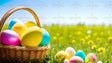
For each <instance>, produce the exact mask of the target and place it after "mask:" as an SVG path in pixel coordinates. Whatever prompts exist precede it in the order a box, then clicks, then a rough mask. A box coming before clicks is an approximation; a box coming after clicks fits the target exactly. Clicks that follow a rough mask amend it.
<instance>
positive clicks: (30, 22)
mask: <svg viewBox="0 0 112 63" xmlns="http://www.w3.org/2000/svg"><path fill="white" fill-rule="evenodd" d="M25 25H26V27H27V28H30V27H33V26H37V24H35V23H34V22H32V21H27V22H26V23H25Z"/></svg>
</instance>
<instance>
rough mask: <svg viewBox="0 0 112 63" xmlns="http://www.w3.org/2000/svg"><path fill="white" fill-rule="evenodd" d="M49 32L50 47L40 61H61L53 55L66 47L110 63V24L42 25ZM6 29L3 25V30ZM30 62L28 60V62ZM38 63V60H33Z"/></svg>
mask: <svg viewBox="0 0 112 63" xmlns="http://www.w3.org/2000/svg"><path fill="white" fill-rule="evenodd" d="M43 28H45V29H46V30H47V31H48V32H49V34H50V46H51V47H50V49H49V51H48V54H47V56H46V58H45V59H44V60H43V61H41V62H40V63H62V62H63V61H62V62H57V61H56V60H55V55H56V53H57V52H59V51H61V50H65V49H66V48H67V47H72V48H74V50H75V51H78V50H82V51H84V52H85V54H86V55H87V54H89V53H94V54H95V55H96V56H97V58H98V61H102V62H103V63H112V51H111V49H112V26H109V27H105V26H85V25H80V24H79V25H76V26H59V25H52V26H43ZM4 29H7V26H4V28H3V30H4ZM29 63H30V62H29ZM34 63H38V61H34Z"/></svg>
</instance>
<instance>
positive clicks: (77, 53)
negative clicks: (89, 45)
mask: <svg viewBox="0 0 112 63" xmlns="http://www.w3.org/2000/svg"><path fill="white" fill-rule="evenodd" d="M75 56H79V57H81V58H82V59H83V60H84V61H85V57H86V55H85V53H84V52H83V51H78V52H76V53H75Z"/></svg>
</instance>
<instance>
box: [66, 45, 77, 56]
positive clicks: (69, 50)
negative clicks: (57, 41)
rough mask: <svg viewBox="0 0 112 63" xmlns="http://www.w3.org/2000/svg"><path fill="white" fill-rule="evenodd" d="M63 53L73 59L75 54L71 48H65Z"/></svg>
mask: <svg viewBox="0 0 112 63" xmlns="http://www.w3.org/2000/svg"><path fill="white" fill-rule="evenodd" d="M65 52H67V53H68V54H69V55H70V57H73V56H74V55H75V53H76V52H75V50H74V49H73V48H72V47H68V48H66V50H65Z"/></svg>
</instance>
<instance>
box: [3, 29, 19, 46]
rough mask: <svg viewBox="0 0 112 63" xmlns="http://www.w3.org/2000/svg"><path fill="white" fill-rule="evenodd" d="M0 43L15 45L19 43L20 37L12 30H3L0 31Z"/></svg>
mask: <svg viewBox="0 0 112 63" xmlns="http://www.w3.org/2000/svg"><path fill="white" fill-rule="evenodd" d="M1 43H3V44H5V45H12V46H17V45H19V43H20V37H19V35H18V34H17V33H16V32H14V31H12V30H4V31H2V32H1Z"/></svg>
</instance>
